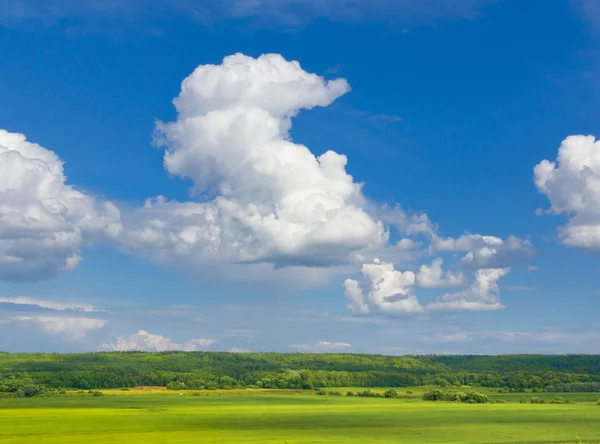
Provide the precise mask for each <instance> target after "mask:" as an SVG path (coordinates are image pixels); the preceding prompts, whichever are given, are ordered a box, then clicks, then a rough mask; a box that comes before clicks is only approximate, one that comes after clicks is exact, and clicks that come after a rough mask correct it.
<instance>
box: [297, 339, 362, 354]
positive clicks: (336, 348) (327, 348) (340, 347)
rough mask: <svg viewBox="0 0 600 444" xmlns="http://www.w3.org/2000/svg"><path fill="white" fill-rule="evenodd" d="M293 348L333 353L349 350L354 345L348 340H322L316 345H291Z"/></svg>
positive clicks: (302, 350)
mask: <svg viewBox="0 0 600 444" xmlns="http://www.w3.org/2000/svg"><path fill="white" fill-rule="evenodd" d="M291 347H292V348H293V349H295V350H297V351H299V352H302V353H333V352H340V351H348V350H349V349H350V348H352V345H350V344H348V343H347V342H329V341H320V342H317V343H316V344H314V345H308V344H297V345H292V346H291Z"/></svg>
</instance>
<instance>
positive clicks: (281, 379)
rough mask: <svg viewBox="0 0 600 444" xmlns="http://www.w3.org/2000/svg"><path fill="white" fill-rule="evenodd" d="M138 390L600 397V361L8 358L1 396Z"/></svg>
mask: <svg viewBox="0 0 600 444" xmlns="http://www.w3.org/2000/svg"><path fill="white" fill-rule="evenodd" d="M137 386H163V387H167V388H169V389H173V390H186V389H191V390H214V389H230V388H254V387H258V388H272V389H305V390H312V389H324V388H328V387H365V388H368V387H407V386H436V387H449V386H480V387H495V388H505V389H511V390H516V389H536V390H539V391H551V392H569V391H571V392H574V391H600V355H502V356H435V355H425V356H381V355H359V354H302V353H221V352H161V353H144V352H113V353H105V352H98V353H81V354H46V353H20V354H9V353H0V392H1V393H13V394H14V393H22V394H27V395H29V394H31V393H34V395H33V396H35V395H36V394H38V393H43V390H45V389H61V388H68V389H79V390H94V389H108V388H130V387H137ZM36 388H37V392H36Z"/></svg>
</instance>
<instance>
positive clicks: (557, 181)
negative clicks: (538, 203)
mask: <svg viewBox="0 0 600 444" xmlns="http://www.w3.org/2000/svg"><path fill="white" fill-rule="evenodd" d="M534 178H535V184H536V186H537V188H538V191H539V192H540V193H542V194H544V195H545V196H546V197H548V199H549V200H550V205H551V206H550V209H549V210H548V212H549V213H553V214H565V215H567V216H569V221H568V223H567V225H566V226H564V227H562V228H561V229H560V237H561V239H562V241H563V242H564V244H565V245H569V246H573V247H580V248H586V249H590V250H598V249H600V142H599V141H597V140H596V139H595V138H594V137H593V136H569V137H567V138H566V139H565V140H563V142H562V144H561V145H560V148H559V149H558V157H557V159H556V161H549V160H543V161H542V162H540V163H539V164H538V165H536V166H535V168H534Z"/></svg>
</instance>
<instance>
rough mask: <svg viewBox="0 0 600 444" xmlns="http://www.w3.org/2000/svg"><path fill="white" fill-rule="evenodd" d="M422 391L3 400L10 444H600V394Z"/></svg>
mask: <svg viewBox="0 0 600 444" xmlns="http://www.w3.org/2000/svg"><path fill="white" fill-rule="evenodd" d="M404 390H405V389H402V392H403V391H404ZM418 390H419V389H411V391H414V392H415V393H414V397H413V398H409V399H382V398H354V397H346V396H315V395H314V393H312V392H308V391H305V392H292V391H287V392H284V391H282V392H275V391H266V390H264V391H261V390H256V391H255V390H241V391H238V392H233V391H229V392H228V391H216V392H211V393H209V392H201V393H199V395H200V396H194V395H193V394H192V393H189V392H186V393H185V394H182V395H180V394H179V393H173V392H164V391H162V392H159V391H154V390H152V391H136V390H131V391H126V392H119V391H106V393H105V396H104V397H92V396H90V395H88V394H85V395H83V394H80V395H77V394H75V393H74V392H71V393H70V394H69V395H66V396H65V395H63V396H51V397H44V398H29V399H0V443H3V444H4V443H35V444H46V443H56V444H58V443H90V444H96V443H110V444H120V443H144V444H149V443H173V444H176V443H212V442H218V443H244V442H249V443H286V442H287V443H290V444H291V443H366V442H378V443H478V444H481V443H573V442H576V440H575V436H579V437H580V438H581V440H582V442H585V443H600V406H598V405H596V402H595V401H596V400H597V399H598V398H600V395H599V394H597V393H586V394H573V395H574V396H566V397H567V398H568V399H572V400H574V401H576V403H575V404H569V405H551V404H541V405H532V404H519V400H520V399H521V398H523V397H524V396H525V394H503V395H499V394H498V395H496V398H498V397H500V396H502V397H504V398H506V400H507V401H508V402H507V403H506V404H482V405H470V404H457V403H449V402H424V401H421V400H420V399H419V395H418V393H417V392H418ZM527 395H528V396H531V394H527ZM541 396H542V395H541ZM543 396H544V397H547V398H548V399H549V398H551V395H549V394H543Z"/></svg>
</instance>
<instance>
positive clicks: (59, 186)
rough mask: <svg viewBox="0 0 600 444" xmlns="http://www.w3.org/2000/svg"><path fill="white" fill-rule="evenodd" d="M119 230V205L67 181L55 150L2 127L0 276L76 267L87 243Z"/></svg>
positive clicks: (25, 277) (42, 274) (29, 276)
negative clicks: (93, 195)
mask: <svg viewBox="0 0 600 444" xmlns="http://www.w3.org/2000/svg"><path fill="white" fill-rule="evenodd" d="M119 230H120V222H119V211H118V210H117V208H116V207H115V206H114V205H113V204H111V203H110V202H100V201H98V200H96V199H95V198H94V197H92V196H89V195H86V194H84V193H82V192H80V191H77V190H76V189H74V188H73V187H72V186H70V185H67V184H66V177H65V174H64V171H63V162H62V161H61V160H60V158H59V157H58V156H57V155H56V154H55V153H54V152H53V151H50V150H47V149H46V148H44V147H42V146H40V145H38V144H35V143H31V142H28V141H27V140H26V138H25V136H24V135H22V134H16V133H9V132H8V131H5V130H2V129H0V279H6V280H21V281H35V280H40V279H45V278H48V277H51V276H54V275H56V274H58V273H60V272H62V271H66V270H70V269H72V268H75V267H76V266H77V264H78V263H79V262H80V261H81V256H80V250H81V248H82V247H83V246H84V245H85V244H87V243H89V242H91V241H92V240H93V239H95V238H98V237H100V236H104V235H109V236H113V235H116V234H117V233H118V232H119Z"/></svg>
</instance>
